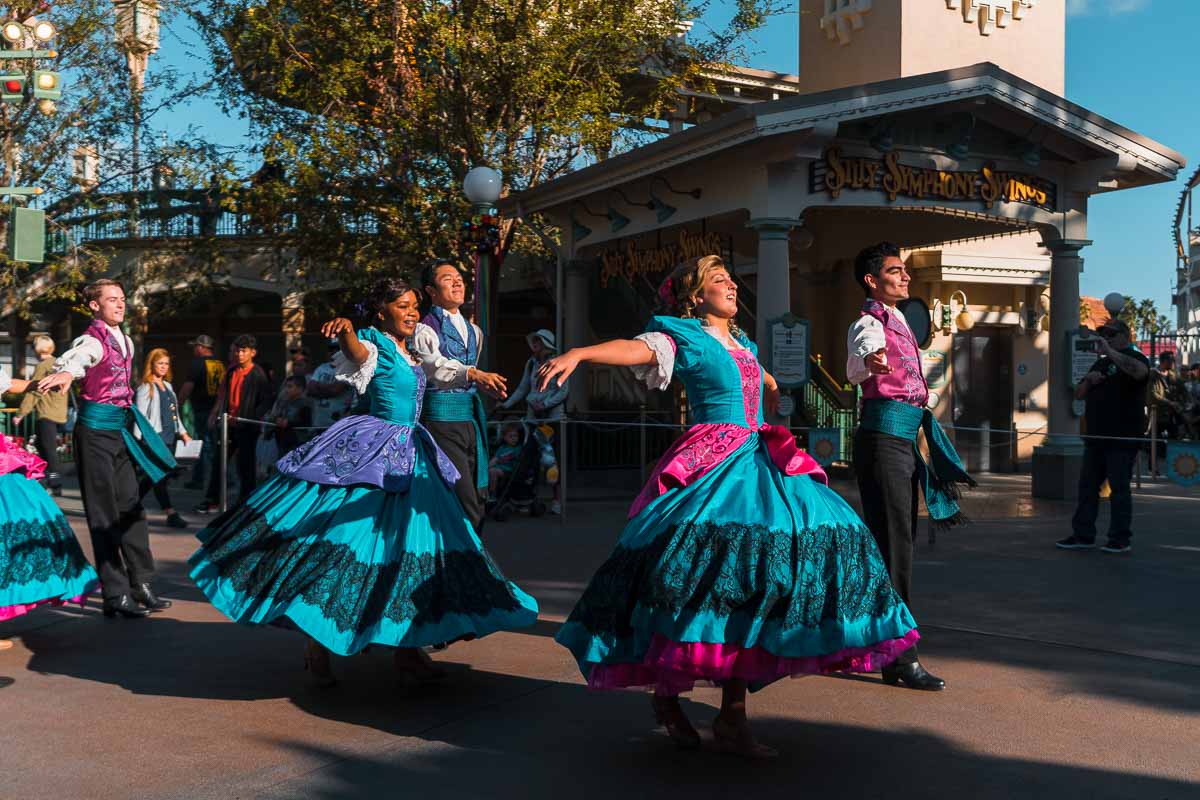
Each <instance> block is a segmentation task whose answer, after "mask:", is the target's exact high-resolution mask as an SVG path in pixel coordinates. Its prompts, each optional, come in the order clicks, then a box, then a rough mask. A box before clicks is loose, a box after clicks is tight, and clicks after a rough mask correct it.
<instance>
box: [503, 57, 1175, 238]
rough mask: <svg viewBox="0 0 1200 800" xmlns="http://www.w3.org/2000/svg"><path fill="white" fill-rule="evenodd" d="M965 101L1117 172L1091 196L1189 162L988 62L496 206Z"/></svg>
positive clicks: (781, 107)
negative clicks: (1064, 141) (1047, 131)
mask: <svg viewBox="0 0 1200 800" xmlns="http://www.w3.org/2000/svg"><path fill="white" fill-rule="evenodd" d="M971 101H977V102H982V103H985V104H987V103H995V104H998V105H1000V106H1004V107H1007V108H1008V109H1010V110H1011V111H1014V112H1016V113H1018V114H1020V115H1021V116H1023V117H1025V118H1026V119H1027V121H1028V122H1030V123H1039V124H1041V125H1043V126H1046V127H1048V128H1052V129H1054V130H1055V131H1056V133H1057V134H1059V135H1061V136H1063V137H1066V138H1068V139H1070V140H1073V141H1074V142H1077V143H1078V144H1079V145H1081V146H1082V147H1083V149H1085V150H1086V152H1087V153H1088V154H1089V157H1087V158H1081V159H1079V163H1083V162H1085V161H1086V162H1089V163H1090V164H1092V165H1093V166H1094V165H1096V164H1100V165H1104V164H1110V165H1111V166H1110V167H1109V170H1110V171H1111V172H1113V173H1120V174H1121V176H1122V178H1121V180H1120V182H1119V187H1117V186H1116V185H1112V184H1110V185H1109V186H1107V187H1101V188H1097V189H1096V190H1095V191H1102V190H1103V188H1108V189H1112V188H1129V187H1132V186H1138V185H1145V184H1153V183H1162V182H1166V181H1171V180H1174V179H1175V178H1176V177H1177V175H1178V173H1179V171H1180V170H1181V169H1182V168H1183V167H1184V166H1185V164H1186V160H1185V159H1184V157H1183V156H1181V155H1180V154H1179V153H1177V152H1175V151H1174V150H1172V149H1171V148H1169V147H1166V146H1165V145H1162V144H1160V143H1158V142H1156V141H1154V140H1152V139H1150V138H1148V137H1146V136H1143V135H1141V134H1139V133H1136V132H1134V131H1132V130H1130V129H1128V128H1126V127H1124V126H1122V125H1119V124H1117V123H1115V122H1113V121H1111V120H1109V119H1106V118H1105V117H1102V116H1100V115H1098V114H1095V113H1093V112H1091V111H1089V110H1087V109H1086V108H1083V107H1082V106H1079V105H1076V104H1075V103H1072V102H1070V101H1069V100H1066V99H1065V98H1062V97H1059V96H1058V95H1056V94H1054V93H1052V92H1049V91H1046V90H1045V89H1042V88H1041V87H1039V86H1036V85H1034V84H1032V83H1030V82H1029V81H1026V80H1024V79H1022V78H1019V77H1017V76H1016V75H1013V74H1012V73H1009V72H1006V71H1005V70H1003V69H1001V68H1000V67H998V66H996V65H995V64H991V63H982V64H975V65H973V66H969V67H962V68H959V69H953V70H946V71H944V72H933V73H929V74H926V75H916V76H912V77H908V78H899V79H895V80H889V81H881V82H879V83H872V84H866V85H862V86H853V87H848V88H845V89H836V90H833V91H828V92H819V93H815V94H807V95H799V96H796V97H790V98H785V99H781V100H776V101H771V102H763V103H754V104H750V105H746V106H742V107H740V108H737V109H735V110H733V111H730V112H729V113H727V114H722V115H721V116H719V117H717V118H716V119H714V120H712V121H711V122H708V123H705V124H703V125H697V126H695V127H693V128H690V129H688V130H686V131H683V132H681V133H677V134H674V135H671V136H666V137H663V138H661V139H659V140H657V141H655V142H652V143H650V144H647V145H644V146H642V147H639V148H637V149H635V150H630V151H628V152H625V153H622V154H620V155H617V156H613V157H611V158H609V159H606V160H605V161H602V162H599V163H597V164H594V165H591V166H589V167H586V168H584V169H581V170H578V171H577V172H573V173H571V174H569V175H565V176H563V177H561V178H558V179H556V180H554V181H550V182H548V183H545V184H542V185H540V186H536V187H533V188H531V189H528V190H526V191H524V192H520V193H516V194H513V195H510V196H508V197H505V198H504V199H502V200H501V201H500V208H501V211H502V212H503V213H504V214H505V215H506V216H524V215H526V214H530V213H536V212H539V211H546V210H549V209H552V208H554V207H556V206H560V205H562V204H564V203H569V202H571V201H573V200H576V199H579V198H583V197H587V196H588V195H590V194H593V193H595V192H598V191H604V190H607V189H610V188H612V187H614V186H621V185H623V184H625V183H627V182H629V181H633V180H638V179H643V178H648V177H651V176H653V175H655V174H659V173H662V172H664V171H667V170H671V169H674V168H678V167H681V166H684V165H687V164H689V163H691V162H695V161H697V160H699V159H704V158H711V157H713V156H717V155H719V154H721V153H723V152H725V151H730V150H732V149H734V148H741V147H745V146H748V145H753V144H756V143H761V142H763V140H765V139H768V138H772V137H782V136H791V137H795V139H796V143H797V152H798V153H800V152H803V149H804V148H803V146H802V143H803V142H804V141H805V140H808V141H809V142H811V143H813V144H819V143H821V142H826V141H829V140H830V139H832V138H833V137H835V136H836V135H837V131H838V126H839V125H841V124H842V123H848V122H856V121H861V120H864V119H870V118H872V117H879V116H884V115H887V114H893V113H896V112H898V111H910V110H917V109H922V108H934V107H938V106H945V105H953V104H961V103H963V102H971Z"/></svg>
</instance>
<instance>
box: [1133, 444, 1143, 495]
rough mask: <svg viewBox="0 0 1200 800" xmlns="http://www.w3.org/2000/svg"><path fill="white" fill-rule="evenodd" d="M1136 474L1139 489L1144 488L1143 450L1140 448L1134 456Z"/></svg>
mask: <svg viewBox="0 0 1200 800" xmlns="http://www.w3.org/2000/svg"><path fill="white" fill-rule="evenodd" d="M1133 462H1134V474H1135V475H1136V476H1137V488H1139V489H1140V488H1142V448H1140V447H1139V448H1138V450H1137V455H1136V456H1134V459H1133Z"/></svg>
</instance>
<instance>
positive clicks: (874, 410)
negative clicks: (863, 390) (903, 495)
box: [860, 400, 976, 528]
mask: <svg viewBox="0 0 1200 800" xmlns="http://www.w3.org/2000/svg"><path fill="white" fill-rule="evenodd" d="M860 424H861V425H862V428H863V430H868V431H876V432H878V433H886V434H888V435H889V436H898V437H900V438H901V439H908V440H909V441H911V442H912V443H913V452H914V453H915V454H916V457H917V477H918V478H920V481H921V488H922V490H923V491H924V493H925V507H926V508H928V509H929V516H930V518H931V519H932V520H933V525H934V527H935V528H938V527H943V528H948V527H950V526H952V525H958V524H961V523H963V522H966V519H965V518H964V517H963V515H962V512H961V511H960V510H959V508H958V487H957V486H955V484H957V483H965V484H966V485H967V486H975V485H976V484H975V479H974V478H972V477H971V476H970V475H968V474H967V470H966V468H964V467H963V463H962V460H961V459H960V458H959V457H958V452H957V451H956V450H955V449H954V445H953V443H951V441H950V438H949V437H948V436H946V432H945V431H944V430H942V426H941V425H939V424H938V421H937V420H936V419H934V418H933V414H932V413H930V411H929V409H927V408H917V407H916V406H914V405H909V404H908V403H901V402H899V401H896V400H866V401H864V402H863V416H862V422H861V423H860ZM922 429H923V430H924V431H925V441H926V442H928V443H929V456H930V462H932V463H926V461H925V459H924V458H922V457H921V451H920V449H918V447H917V431H918V430H922Z"/></svg>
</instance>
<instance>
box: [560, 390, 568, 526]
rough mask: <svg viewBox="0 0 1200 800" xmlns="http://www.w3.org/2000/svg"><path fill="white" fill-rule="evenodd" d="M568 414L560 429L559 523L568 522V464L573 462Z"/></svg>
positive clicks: (564, 417)
mask: <svg viewBox="0 0 1200 800" xmlns="http://www.w3.org/2000/svg"><path fill="white" fill-rule="evenodd" d="M567 422H568V420H567V415H566V414H563V418H562V424H561V425H560V426H559V430H561V431H562V447H560V448H559V452H560V453H562V463H561V464H559V465H558V507H559V512H558V524H559V525H566V524H567V473H568V472H570V468H569V467H568V465H569V464H570V463H571V458H570V456H569V454H568V447H570V445H569V444H568V442H570V440H571V437H570V436H569V435H568V433H567Z"/></svg>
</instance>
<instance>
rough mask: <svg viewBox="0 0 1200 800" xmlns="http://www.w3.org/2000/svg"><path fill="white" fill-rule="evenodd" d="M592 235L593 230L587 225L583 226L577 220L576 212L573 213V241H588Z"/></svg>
mask: <svg viewBox="0 0 1200 800" xmlns="http://www.w3.org/2000/svg"><path fill="white" fill-rule="evenodd" d="M591 235H592V229H591V228H589V227H588V226H587V225H583V224H581V223H580V222H579V220H577V219H575V212H571V240H572V241H574V242H578V241H579V240H580V239H586V238H587V237H589V236H591Z"/></svg>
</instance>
